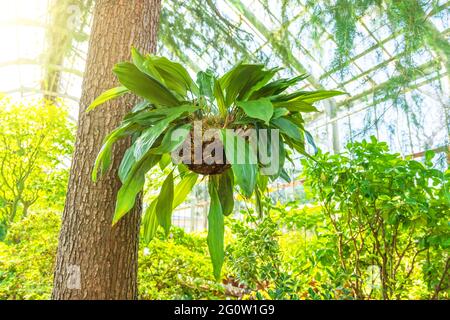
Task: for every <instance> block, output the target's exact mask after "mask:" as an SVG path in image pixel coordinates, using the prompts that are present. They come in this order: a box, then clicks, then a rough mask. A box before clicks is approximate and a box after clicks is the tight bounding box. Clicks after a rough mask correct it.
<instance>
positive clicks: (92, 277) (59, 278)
mask: <svg viewBox="0 0 450 320" xmlns="http://www.w3.org/2000/svg"><path fill="white" fill-rule="evenodd" d="M160 7H161V3H160V0H109V1H107V0H98V1H96V4H95V8H94V22H93V27H92V31H91V38H90V43H89V52H88V57H87V63H86V71H85V77H84V80H83V87H82V97H81V101H80V113H79V123H78V131H77V142H76V145H75V153H74V157H73V161H72V167H71V171H70V179H69V187H68V192H67V199H66V204H65V208H64V213H63V220H62V227H61V233H60V237H59V245H58V253H57V259H56V266H55V276H54V288H53V294H52V297H53V298H54V299H135V298H136V297H137V253H138V238H139V224H140V211H141V206H140V204H138V205H136V208H135V209H134V210H133V211H132V212H130V213H129V214H128V215H127V216H126V217H124V218H123V219H122V220H121V221H119V222H118V223H117V224H116V225H115V226H114V227H111V221H112V216H113V213H114V206H115V198H116V194H117V191H118V189H119V187H120V181H119V180H118V178H117V168H118V166H119V163H120V159H121V156H122V155H123V153H124V151H125V150H126V148H127V147H128V146H129V141H125V140H124V141H121V142H119V143H117V144H116V147H115V148H114V152H113V161H112V168H111V170H109V172H108V173H107V174H106V175H105V176H103V177H102V178H101V179H99V181H98V182H97V183H93V182H92V181H91V172H92V166H93V163H94V160H95V158H96V155H97V153H98V151H99V149H100V147H101V144H102V140H103V138H104V137H105V135H106V134H107V133H109V132H110V131H111V130H112V129H113V128H115V127H116V126H117V125H118V124H119V122H120V120H121V118H122V117H123V115H124V114H125V113H126V112H127V111H129V110H130V109H131V108H132V106H133V105H134V103H136V101H137V100H136V97H134V96H131V95H127V96H125V97H124V98H121V99H119V100H116V101H113V102H110V103H107V104H106V105H103V106H101V107H99V108H98V109H97V110H95V111H93V112H91V113H89V114H86V113H85V109H86V107H87V106H88V105H89V103H91V102H92V101H93V99H94V98H95V97H96V96H98V95H99V94H100V93H101V92H103V91H104V90H106V89H108V88H111V87H113V86H117V85H118V83H117V80H116V79H115V77H114V76H113V74H112V72H111V69H112V67H113V66H114V64H115V63H117V62H119V61H124V60H129V59H130V48H131V46H135V47H137V48H139V49H140V50H142V51H144V52H153V51H154V50H155V49H156V34H157V29H158V25H159V14H160Z"/></svg>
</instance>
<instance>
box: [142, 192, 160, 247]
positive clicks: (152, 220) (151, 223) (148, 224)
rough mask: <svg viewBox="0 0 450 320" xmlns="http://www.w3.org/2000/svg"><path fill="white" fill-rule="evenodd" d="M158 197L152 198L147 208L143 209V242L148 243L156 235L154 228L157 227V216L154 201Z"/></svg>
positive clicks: (155, 201)
mask: <svg viewBox="0 0 450 320" xmlns="http://www.w3.org/2000/svg"><path fill="white" fill-rule="evenodd" d="M157 201H158V198H156V199H154V200H153V201H152V202H151V203H150V205H149V206H148V208H147V209H146V210H145V214H144V220H143V222H142V223H143V225H144V242H145V243H149V242H150V241H151V240H152V239H153V238H154V237H155V235H156V230H157V229H158V218H157V217H156V203H157Z"/></svg>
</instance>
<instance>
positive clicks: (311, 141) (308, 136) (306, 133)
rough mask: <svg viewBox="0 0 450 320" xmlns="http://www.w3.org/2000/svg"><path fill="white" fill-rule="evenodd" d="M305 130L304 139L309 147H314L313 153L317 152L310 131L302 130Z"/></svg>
mask: <svg viewBox="0 0 450 320" xmlns="http://www.w3.org/2000/svg"><path fill="white" fill-rule="evenodd" d="M304 132H305V137H306V141H308V143H309V144H310V145H311V147H313V149H314V154H317V146H316V144H315V143H314V138H313V136H312V135H311V133H309V132H308V131H306V130H304Z"/></svg>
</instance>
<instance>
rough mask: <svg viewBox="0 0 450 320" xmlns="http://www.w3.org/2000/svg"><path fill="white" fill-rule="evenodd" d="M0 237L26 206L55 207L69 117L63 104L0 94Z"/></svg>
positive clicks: (60, 200)
mask: <svg viewBox="0 0 450 320" xmlns="http://www.w3.org/2000/svg"><path fill="white" fill-rule="evenodd" d="M0 119H1V120H2V125H1V126H0V163H1V165H0V239H3V237H4V236H5V235H6V231H7V229H8V226H9V225H10V224H11V223H13V222H15V221H18V220H20V219H22V218H23V217H26V216H27V214H28V212H29V211H31V210H34V211H36V210H38V209H46V210H49V209H51V210H54V211H60V210H62V207H63V205H64V199H65V192H66V184H67V179H68V163H65V161H67V158H68V157H70V155H71V154H72V148H73V142H74V135H73V127H74V125H73V123H72V122H71V121H70V120H69V119H68V116H67V110H66V108H65V107H64V106H61V105H55V104H53V103H50V102H46V101H43V100H36V101H33V100H31V101H27V102H15V101H12V100H10V99H8V98H3V99H1V98H0Z"/></svg>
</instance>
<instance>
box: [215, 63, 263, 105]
mask: <svg viewBox="0 0 450 320" xmlns="http://www.w3.org/2000/svg"><path fill="white" fill-rule="evenodd" d="M263 68H264V65H262V64H238V65H236V66H235V67H234V68H233V69H231V70H230V71H228V72H227V73H226V74H224V75H223V76H222V77H221V78H220V79H219V82H220V86H221V87H222V90H224V91H225V106H226V107H227V108H228V107H229V106H230V105H231V104H232V103H233V102H234V101H235V100H236V98H238V97H239V98H241V99H242V98H243V97H244V96H245V94H246V93H247V92H249V91H250V90H251V89H252V87H253V86H254V85H256V84H257V83H258V82H259V81H260V80H261V79H262V78H264V76H265V75H266V72H267V71H263Z"/></svg>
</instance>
